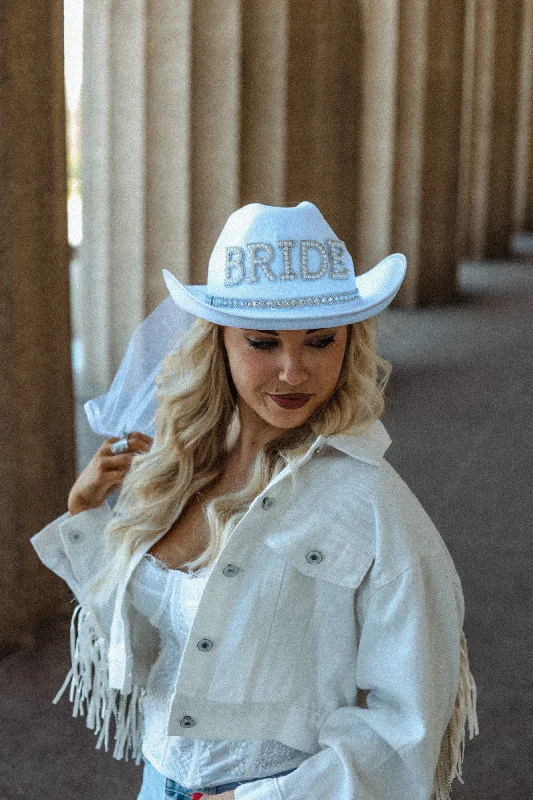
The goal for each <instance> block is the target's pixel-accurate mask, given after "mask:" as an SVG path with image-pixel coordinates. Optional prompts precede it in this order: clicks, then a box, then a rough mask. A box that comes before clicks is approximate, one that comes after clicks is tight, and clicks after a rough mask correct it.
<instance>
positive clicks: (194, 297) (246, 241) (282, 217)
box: [163, 201, 406, 330]
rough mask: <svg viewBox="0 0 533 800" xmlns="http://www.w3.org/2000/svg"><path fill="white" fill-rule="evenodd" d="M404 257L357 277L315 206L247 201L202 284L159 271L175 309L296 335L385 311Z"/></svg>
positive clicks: (233, 324)
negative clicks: (176, 307)
mask: <svg viewBox="0 0 533 800" xmlns="http://www.w3.org/2000/svg"><path fill="white" fill-rule="evenodd" d="M405 269H406V260H405V256H404V255H402V254H401V253H394V254H393V255H390V256H387V258H384V259H383V261H380V262H379V264H376V266H375V267H372V269H370V270H368V272H365V273H364V274H363V275H359V276H357V277H356V275H355V272H354V267H353V261H352V258H351V256H350V254H349V253H348V251H347V250H346V247H345V245H344V242H342V241H340V240H339V239H338V238H337V236H336V235H335V234H334V232H333V231H332V229H331V228H330V227H329V225H328V223H327V222H326V220H325V219H324V217H323V216H322V214H321V213H320V211H319V210H318V208H317V207H316V206H314V205H313V204H312V203H309V202H307V201H306V202H303V203H300V204H299V205H297V206H292V207H289V208H287V207H279V206H265V205H261V204H260V203H251V204H250V205H247V206H243V208H240V209H238V210H237V211H234V212H233V214H231V216H230V217H229V219H228V221H227V222H226V224H225V225H224V228H223V229H222V233H221V234H220V236H219V238H218V240H217V243H216V244H215V247H214V249H213V252H212V254H211V258H210V259H209V271H208V276H207V284H206V285H205V286H185V285H184V284H182V283H180V281H178V279H177V278H176V277H175V276H174V275H172V273H171V272H169V271H168V270H166V269H164V270H163V276H164V279H165V283H166V285H167V288H168V290H169V292H170V295H171V297H172V299H173V300H174V302H175V303H176V305H178V306H179V307H180V308H182V309H183V310H185V311H187V312H188V313H189V314H192V315H194V316H195V317H201V318H202V319H206V320H209V321H210V322H215V323H218V324H219V325H228V326H230V327H234V328H254V329H256V328H257V329H263V330H277V329H279V330H297V329H303V328H329V327H334V326H338V325H347V324H349V323H352V322H359V321H361V320H363V319H366V318H367V317H371V316H373V315H374V314H378V313H379V312H380V311H382V310H383V309H384V308H385V307H386V306H388V305H389V303H390V302H391V300H392V299H393V297H394V295H395V294H396V292H397V291H398V289H399V288H400V284H401V282H402V280H403V278H404V276H405Z"/></svg>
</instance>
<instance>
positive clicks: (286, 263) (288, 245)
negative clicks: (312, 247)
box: [278, 239, 298, 281]
mask: <svg viewBox="0 0 533 800" xmlns="http://www.w3.org/2000/svg"><path fill="white" fill-rule="evenodd" d="M295 244H296V242H295V241H294V239H282V241H281V242H278V247H280V248H281V252H282V253H283V272H282V273H281V275H280V276H279V277H280V278H281V280H282V281H295V280H296V278H297V277H298V275H297V274H296V273H295V272H294V270H293V268H292V261H291V249H292V248H293V247H294V245H295Z"/></svg>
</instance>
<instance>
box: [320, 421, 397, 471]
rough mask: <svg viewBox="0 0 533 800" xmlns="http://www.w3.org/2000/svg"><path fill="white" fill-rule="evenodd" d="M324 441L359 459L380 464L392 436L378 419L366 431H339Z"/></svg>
mask: <svg viewBox="0 0 533 800" xmlns="http://www.w3.org/2000/svg"><path fill="white" fill-rule="evenodd" d="M324 443H327V444H328V445H331V447H334V448H335V449H336V450H340V451H341V452H343V453H346V454H347V455H349V456H351V457H352V458H356V459H358V460H359V461H366V462H368V463H369V464H379V462H380V461H381V459H382V458H383V455H384V453H385V451H386V450H387V449H388V447H389V445H390V443H391V438H390V436H389V434H388V433H387V431H386V430H385V427H384V425H383V423H381V422H380V421H379V420H376V421H375V422H373V423H372V426H371V427H370V428H369V429H368V430H366V431H358V430H357V429H353V432H351V431H347V432H346V433H337V434H335V435H334V436H328V437H327V438H326V439H325V440H324Z"/></svg>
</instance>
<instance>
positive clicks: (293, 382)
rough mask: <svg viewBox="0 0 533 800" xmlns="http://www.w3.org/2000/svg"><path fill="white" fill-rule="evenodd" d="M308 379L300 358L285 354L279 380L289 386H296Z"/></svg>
mask: <svg viewBox="0 0 533 800" xmlns="http://www.w3.org/2000/svg"><path fill="white" fill-rule="evenodd" d="M308 377H309V373H308V371H307V370H306V369H305V366H304V364H303V363H302V359H301V357H300V356H297V355H291V354H286V355H285V356H284V358H283V362H282V364H281V366H280V371H279V379H280V380H281V381H283V382H284V383H288V384H289V385H290V386H298V385H299V384H301V383H303V382H304V381H306V380H307V378H308Z"/></svg>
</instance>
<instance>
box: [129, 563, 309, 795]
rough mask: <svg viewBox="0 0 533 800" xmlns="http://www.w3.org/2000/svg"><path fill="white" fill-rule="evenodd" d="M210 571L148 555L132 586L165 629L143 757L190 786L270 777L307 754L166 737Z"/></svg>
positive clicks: (273, 745)
mask: <svg viewBox="0 0 533 800" xmlns="http://www.w3.org/2000/svg"><path fill="white" fill-rule="evenodd" d="M209 572H210V567H204V568H203V569H201V570H198V571H195V572H188V573H185V572H182V571H181V570H175V569H169V568H168V567H166V565H164V564H163V563H162V562H161V561H159V560H158V559H156V558H154V557H153V556H151V555H149V554H147V555H146V556H145V557H144V558H143V559H141V562H140V564H139V565H138V566H137V568H136V569H135V571H134V573H133V576H132V580H131V583H130V588H129V591H130V594H131V600H132V602H133V605H134V606H135V607H136V608H137V609H138V610H139V611H140V612H141V613H142V614H144V615H145V616H146V617H147V618H148V620H149V621H150V623H151V624H152V625H154V626H155V627H157V628H158V629H159V630H160V631H161V642H162V644H161V650H160V653H159V657H158V658H157V660H156V662H155V664H154V666H153V667H152V670H151V672H150V677H149V680H148V685H147V687H146V695H145V698H144V705H143V711H144V718H145V735H144V739H143V755H144V756H145V758H147V759H148V761H150V763H151V764H152V765H153V766H154V767H155V768H156V769H157V770H158V771H159V772H161V773H162V774H163V775H165V776H166V777H167V778H172V780H174V781H176V782H177V783H180V784H181V785H182V786H185V787H191V788H194V787H195V786H216V785H218V784H222V783H229V782H233V781H240V780H248V779H250V778H266V777H269V776H270V775H274V774H276V773H278V772H283V771H285V770H289V769H294V768H296V767H297V766H298V765H299V764H301V762H302V761H304V760H305V759H306V758H308V757H309V754H308V753H304V752H302V751H301V750H294V749H293V748H291V747H287V746H286V745H284V744H282V743H281V742H278V741H274V740H254V741H245V740H230V741H225V740H219V739H210V740H205V741H204V740H199V739H189V738H185V737H181V736H168V735H167V733H166V731H167V725H168V715H169V710H170V704H171V699H172V695H173V693H174V689H175V686H176V679H177V675H178V669H179V665H180V660H181V655H182V653H183V649H184V647H185V642H186V639H187V636H188V633H189V630H190V628H191V626H192V623H193V620H194V615H195V614H196V610H197V608H198V604H199V602H200V598H201V596H202V592H203V589H204V586H205V583H206V580H207V578H208V576H209Z"/></svg>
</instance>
